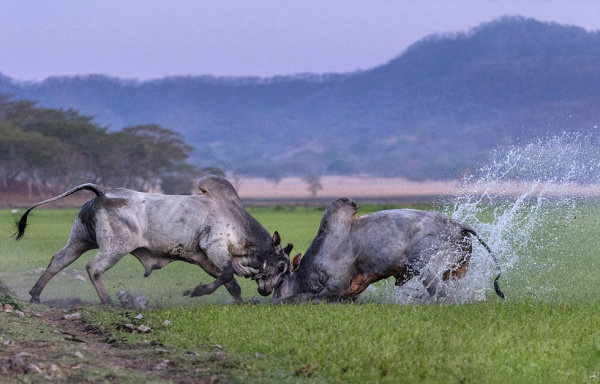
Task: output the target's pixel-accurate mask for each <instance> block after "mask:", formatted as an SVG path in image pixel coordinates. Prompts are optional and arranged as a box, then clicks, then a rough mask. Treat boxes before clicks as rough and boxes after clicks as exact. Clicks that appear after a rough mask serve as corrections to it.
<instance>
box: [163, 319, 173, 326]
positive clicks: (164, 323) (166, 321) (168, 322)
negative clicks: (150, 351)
mask: <svg viewBox="0 0 600 384" xmlns="http://www.w3.org/2000/svg"><path fill="white" fill-rule="evenodd" d="M169 325H171V321H170V320H165V321H163V327H168V326H169Z"/></svg>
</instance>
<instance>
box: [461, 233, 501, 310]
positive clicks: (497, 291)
mask: <svg viewBox="0 0 600 384" xmlns="http://www.w3.org/2000/svg"><path fill="white" fill-rule="evenodd" d="M462 227H463V229H464V230H465V232H467V233H469V234H471V235H473V236H475V238H476V239H477V240H479V242H480V243H481V245H483V246H484V248H485V249H486V250H487V251H488V252H489V254H490V256H491V257H492V260H493V261H494V265H496V268H497V269H498V274H497V275H496V278H495V279H494V291H496V295H498V296H500V298H502V299H504V298H505V297H504V293H502V291H501V290H500V286H499V285H498V279H500V276H502V268H500V263H499V262H498V259H497V258H496V255H495V254H494V252H493V251H492V249H491V248H490V246H489V245H487V243H486V242H485V241H483V239H482V238H481V237H479V235H478V234H477V232H475V230H474V229H472V228H469V227H467V226H465V225H463V226H462Z"/></svg>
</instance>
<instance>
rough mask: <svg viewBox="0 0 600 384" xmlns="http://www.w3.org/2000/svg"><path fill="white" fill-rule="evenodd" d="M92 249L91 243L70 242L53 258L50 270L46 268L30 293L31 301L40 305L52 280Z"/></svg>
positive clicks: (49, 265)
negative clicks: (44, 292)
mask: <svg viewBox="0 0 600 384" xmlns="http://www.w3.org/2000/svg"><path fill="white" fill-rule="evenodd" d="M92 248H94V247H93V246H92V245H91V244H89V243H79V242H74V241H71V240H69V242H68V243H67V245H66V246H65V247H64V248H63V249H62V250H61V251H60V252H58V253H57V254H56V255H54V256H53V257H52V260H51V261H50V264H48V268H46V270H45V271H44V273H43V274H42V276H40V278H39V279H38V281H37V282H36V283H35V285H34V286H33V288H31V290H30V291H29V295H30V296H31V299H30V301H31V302H32V303H39V302H40V294H41V293H42V291H43V290H44V288H45V287H46V284H48V282H49V281H50V279H52V278H53V277H54V276H55V275H56V274H57V273H58V272H60V271H62V270H63V269H65V268H66V267H68V266H69V265H70V264H71V263H73V262H74V261H75V260H77V259H78V258H79V256H81V255H82V254H83V253H84V252H85V251H88V250H90V249H92Z"/></svg>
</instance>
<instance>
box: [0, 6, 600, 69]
mask: <svg viewBox="0 0 600 384" xmlns="http://www.w3.org/2000/svg"><path fill="white" fill-rule="evenodd" d="M507 14H508V15H524V16H530V17H533V18H536V19H538V20H541V21H555V22H559V23H562V24H572V25H578V26H581V27H583V28H586V29H588V30H600V1H599V0H594V1H566V0H561V1H551V0H545V1H534V0H522V1H502V0H491V1H487V0H472V1H450V0H445V1H425V0H419V1H373V0H370V1H351V0H344V1H328V0H315V1H311V0H302V1H285V0H276V1H250V0H244V1H223V0H220V1H172V0H171V1H156V0H142V1H137V0H136V1H133V0H127V1H121V0H117V1H84V0H77V1H26V0H13V1H5V0H0V73H3V74H5V75H8V76H11V77H13V78H16V79H19V80H41V79H44V78H46V77H48V76H53V75H75V74H90V73H101V74H107V75H110V76H118V77H125V78H139V79H148V78H159V77H163V76H169V75H190V74H191V75H203V74H210V75H219V76H239V75H258V76H271V75H276V74H291V73H299V72H348V71H353V70H356V69H367V68H370V67H373V66H376V65H378V64H382V63H384V62H386V61H388V60H390V59H392V58H393V57H395V56H397V55H399V54H400V53H402V51H403V50H404V49H406V48H407V47H408V46H409V45H410V44H412V43H414V42H415V41H417V40H419V39H421V38H423V37H425V36H427V35H430V34H432V33H443V32H454V31H463V30H467V29H469V28H472V27H475V26H477V25H479V24H480V23H482V22H486V21H490V20H493V19H495V18H497V17H500V16H502V15H507Z"/></svg>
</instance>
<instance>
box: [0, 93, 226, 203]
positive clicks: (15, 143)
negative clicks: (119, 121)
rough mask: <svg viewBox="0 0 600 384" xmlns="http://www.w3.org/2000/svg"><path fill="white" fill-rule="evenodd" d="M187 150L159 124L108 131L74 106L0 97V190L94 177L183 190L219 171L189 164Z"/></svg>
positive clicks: (37, 188) (42, 190) (40, 189)
mask: <svg viewBox="0 0 600 384" xmlns="http://www.w3.org/2000/svg"><path fill="white" fill-rule="evenodd" d="M191 150H192V148H191V147H190V146H188V145H187V144H185V142H184V141H183V139H182V137H181V135H179V134H178V133H176V132H173V131H170V130H168V129H165V128H163V127H161V126H159V125H136V126H132V127H125V128H123V129H121V130H118V131H110V132H109V131H107V130H106V128H103V127H100V126H98V125H96V124H94V123H93V122H92V121H91V118H89V117H86V116H82V115H80V114H79V113H77V112H76V111H73V110H56V109H47V108H38V107H35V105H34V104H33V103H31V102H26V101H13V100H10V99H8V98H6V97H0V192H3V191H7V190H11V189H13V188H14V186H15V184H16V183H18V182H25V183H27V186H28V189H29V194H30V195H32V194H34V193H35V194H47V193H50V192H57V191H62V190H65V189H66V188H70V187H72V186H74V185H77V184H81V183H85V182H93V183H97V184H101V185H106V186H120V187H128V188H133V189H137V190H142V191H164V192H166V193H186V194H187V193H190V192H191V190H192V188H193V186H194V184H193V183H194V179H195V178H196V177H199V176H201V175H202V174H204V173H208V172H210V173H218V170H214V169H200V168H198V167H197V166H194V165H192V164H190V163H188V162H187V160H188V157H189V153H190V151H191Z"/></svg>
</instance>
